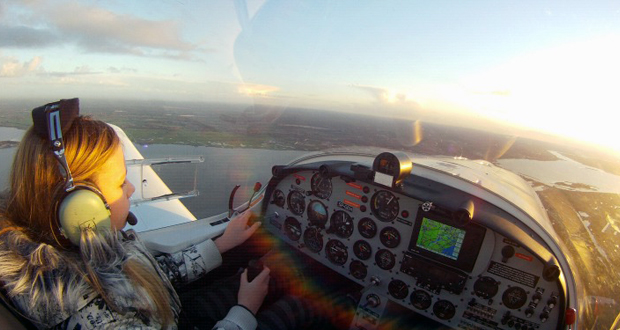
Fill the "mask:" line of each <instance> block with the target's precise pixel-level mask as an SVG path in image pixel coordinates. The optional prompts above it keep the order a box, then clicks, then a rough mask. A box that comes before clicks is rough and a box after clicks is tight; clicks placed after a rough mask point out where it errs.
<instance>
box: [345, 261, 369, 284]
mask: <svg viewBox="0 0 620 330" xmlns="http://www.w3.org/2000/svg"><path fill="white" fill-rule="evenodd" d="M349 271H350V272H351V275H353V277H355V278H357V279H358V280H363V279H364V278H365V277H366V275H368V268H367V267H366V265H364V263H363V262H361V261H359V260H353V261H351V264H350V265H349Z"/></svg>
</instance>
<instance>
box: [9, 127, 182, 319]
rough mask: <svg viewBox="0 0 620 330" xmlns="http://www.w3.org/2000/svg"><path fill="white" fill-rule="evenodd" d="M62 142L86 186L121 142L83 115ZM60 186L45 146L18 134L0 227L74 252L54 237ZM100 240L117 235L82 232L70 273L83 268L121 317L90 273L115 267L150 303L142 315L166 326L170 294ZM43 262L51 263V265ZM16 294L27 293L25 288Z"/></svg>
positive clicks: (148, 270)
mask: <svg viewBox="0 0 620 330" xmlns="http://www.w3.org/2000/svg"><path fill="white" fill-rule="evenodd" d="M63 138H64V142H65V155H66V158H67V162H68V165H69V168H70V169H71V173H72V175H73V178H74V180H75V182H86V183H89V184H91V185H95V184H94V179H95V176H96V175H97V173H98V172H99V171H100V170H101V168H102V166H103V165H104V164H105V163H106V162H107V161H108V160H109V159H110V158H111V157H112V155H113V154H114V152H115V151H116V150H117V149H118V146H120V143H121V142H120V139H119V138H118V136H117V135H116V132H114V130H113V129H112V128H111V127H110V126H109V125H107V124H106V123H104V122H101V121H98V120H93V119H91V118H89V117H83V116H82V117H78V118H76V119H75V121H74V122H73V124H72V126H71V128H70V129H69V130H68V131H67V132H64V136H63ZM63 187H64V178H63V176H62V175H61V172H60V168H59V163H58V161H57V160H56V159H55V158H54V156H53V154H52V152H51V149H50V142H49V141H48V140H46V139H43V138H41V137H39V136H38V135H37V134H36V133H35V132H34V129H33V128H32V127H31V128H30V129H29V130H28V131H26V133H25V134H24V137H23V138H22V141H21V142H20V145H19V148H18V150H17V153H16V155H15V158H14V161H13V166H12V169H11V176H10V190H9V192H8V193H9V194H8V198H7V199H6V201H5V204H4V205H3V207H2V208H3V210H2V213H4V214H2V215H3V217H5V218H6V219H7V220H8V222H9V223H5V224H2V225H1V226H0V227H6V226H14V227H17V228H18V230H20V231H21V232H23V233H24V234H26V235H27V236H28V237H29V238H30V239H32V240H33V241H36V242H39V243H44V244H45V245H51V246H53V247H55V248H57V249H67V248H69V249H74V248H73V247H71V245H70V242H69V241H68V240H66V239H64V238H62V236H61V235H60V232H59V228H58V221H57V219H56V204H57V203H58V200H59V199H60V198H61V196H62V194H63V193H64V189H63ZM101 235H110V236H112V237H113V238H112V242H113V241H115V236H116V235H117V233H115V232H114V231H113V230H112V229H111V231H110V233H109V234H106V233H99V232H94V231H92V230H84V231H83V232H82V237H81V241H80V246H79V254H80V255H81V257H82V262H83V264H84V265H83V266H84V267H76V268H77V269H80V268H84V269H86V272H85V274H84V276H85V278H86V279H87V280H88V282H89V283H90V284H91V286H92V287H93V289H94V290H96V291H97V292H98V293H99V294H100V295H101V296H102V297H103V299H104V300H105V301H106V303H107V304H108V306H109V307H110V308H112V309H113V310H115V311H116V312H119V313H121V314H123V313H124V312H123V311H121V310H120V309H119V307H118V306H117V305H116V304H115V303H114V301H113V300H112V299H111V297H109V295H108V294H107V290H106V288H104V287H103V286H102V284H101V282H102V281H101V279H100V273H99V272H98V271H97V269H95V268H96V267H97V266H96V265H102V264H104V263H105V262H110V263H111V264H116V263H120V264H121V267H120V269H121V270H119V271H122V272H123V273H124V275H125V276H126V277H127V278H128V279H130V281H131V282H132V283H133V284H134V285H135V286H136V287H137V290H136V292H143V293H144V294H145V295H148V296H149V297H145V298H150V299H151V300H152V301H153V302H154V305H155V306H152V308H153V309H154V310H152V311H143V312H146V313H147V314H149V315H153V316H155V317H156V318H157V319H158V320H159V321H160V323H162V324H163V325H164V326H168V325H170V324H172V323H173V322H174V315H173V312H172V310H171V308H170V294H169V293H168V291H167V290H166V288H165V287H164V284H163V282H162V279H161V278H160V276H159V274H158V273H157V271H156V270H155V269H153V267H149V266H148V265H145V264H143V263H142V262H140V261H138V260H135V259H131V258H125V257H126V255H124V254H125V251H124V250H123V249H122V248H119V246H120V245H119V244H114V243H113V244H112V245H115V246H111V245H110V244H107V243H105V242H109V241H110V240H109V237H108V239H103V240H102V239H101V237H99V236H101ZM119 254H120V255H119ZM119 258H120V260H118V259H119ZM65 260H67V259H65ZM49 262H51V263H52V264H54V263H55V262H54V261H52V260H50V261H49ZM94 265H95V266H94ZM72 268H73V267H72ZM33 287H34V286H33ZM22 289H23V290H27V288H26V287H23V288H22ZM13 293H14V294H18V293H19V292H13ZM29 294H30V297H31V299H32V298H33V297H36V296H37V295H39V294H41V293H40V292H32V289H31V292H29ZM61 304H62V301H61ZM61 307H62V306H61Z"/></svg>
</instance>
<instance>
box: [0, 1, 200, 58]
mask: <svg viewBox="0 0 620 330" xmlns="http://www.w3.org/2000/svg"><path fill="white" fill-rule="evenodd" d="M20 5H22V7H23V8H21V11H22V12H26V14H23V15H22V16H23V17H24V18H23V19H21V21H20V22H14V24H13V25H12V26H9V25H6V23H5V24H4V25H0V46H8V47H41V46H50V45H52V44H73V45H75V46H77V47H78V48H80V49H82V50H83V51H85V52H90V53H113V54H131V55H136V56H154V57H164V58H171V59H181V60H194V59H195V57H196V56H195V52H201V51H202V52H204V51H207V50H206V49H203V48H200V47H198V46H197V45H196V44H193V43H191V42H188V41H185V39H184V38H183V36H182V30H181V26H180V23H179V22H176V21H172V20H153V19H145V18H140V17H136V16H132V15H128V14H119V13H115V12H112V11H110V10H107V9H104V8H100V7H96V6H92V5H83V4H81V3H79V2H71V3H65V4H63V3H49V2H44V1H33V2H30V3H21V4H20ZM68 8H70V10H68ZM4 16H5V17H6V16H7V15H6V14H5V15H4ZM13 21H15V20H13ZM23 22H28V23H23ZM20 24H21V25H20ZM23 24H26V25H28V26H23ZM34 26H36V28H35V27H34Z"/></svg>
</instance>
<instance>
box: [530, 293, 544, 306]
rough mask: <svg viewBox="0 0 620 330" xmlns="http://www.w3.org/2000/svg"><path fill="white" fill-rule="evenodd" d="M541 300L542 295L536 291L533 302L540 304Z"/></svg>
mask: <svg viewBox="0 0 620 330" xmlns="http://www.w3.org/2000/svg"><path fill="white" fill-rule="evenodd" d="M540 299H542V294H540V292H538V291H536V293H534V295H533V296H532V302H533V303H535V304H538V303H539V302H540Z"/></svg>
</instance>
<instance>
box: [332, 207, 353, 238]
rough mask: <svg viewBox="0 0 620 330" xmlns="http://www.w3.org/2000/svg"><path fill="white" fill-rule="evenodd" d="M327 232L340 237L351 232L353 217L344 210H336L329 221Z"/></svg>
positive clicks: (349, 234)
mask: <svg viewBox="0 0 620 330" xmlns="http://www.w3.org/2000/svg"><path fill="white" fill-rule="evenodd" d="M327 232H328V233H335V234H336V235H337V236H338V237H340V238H348V237H349V236H351V234H353V218H352V217H351V216H350V215H349V214H348V213H346V212H344V211H336V212H334V214H332V217H331V219H330V221H329V230H328V231H327Z"/></svg>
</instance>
